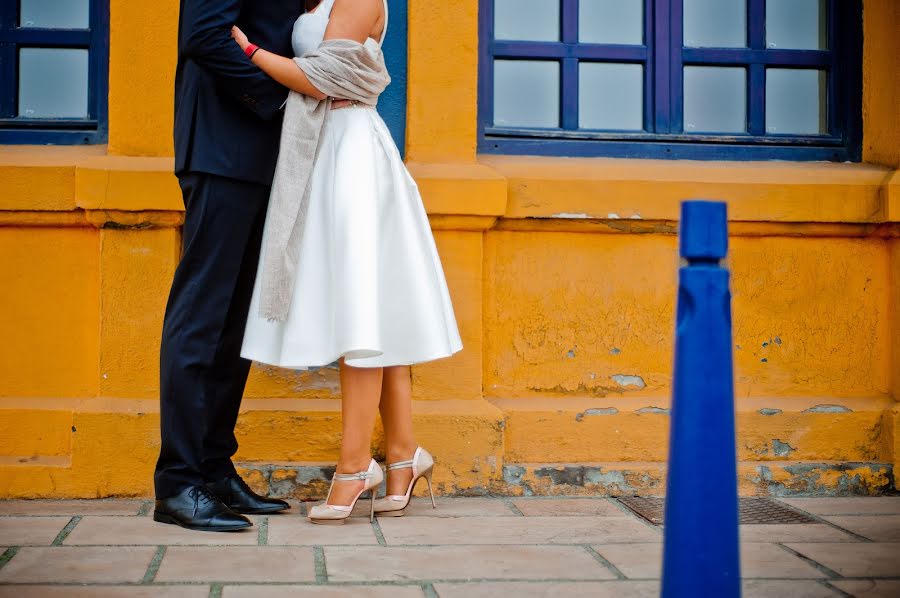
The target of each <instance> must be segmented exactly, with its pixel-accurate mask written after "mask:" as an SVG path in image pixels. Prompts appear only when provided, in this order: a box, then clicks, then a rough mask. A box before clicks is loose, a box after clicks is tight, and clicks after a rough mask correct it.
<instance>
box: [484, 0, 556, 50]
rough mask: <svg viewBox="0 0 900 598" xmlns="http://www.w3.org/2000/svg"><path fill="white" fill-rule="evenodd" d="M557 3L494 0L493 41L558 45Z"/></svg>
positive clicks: (550, 1) (534, 0)
mask: <svg viewBox="0 0 900 598" xmlns="http://www.w3.org/2000/svg"><path fill="white" fill-rule="evenodd" d="M559 5H560V2H559V0H494V39H518V40H528V41H536V42H555V41H559Z"/></svg>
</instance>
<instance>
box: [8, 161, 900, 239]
mask: <svg viewBox="0 0 900 598" xmlns="http://www.w3.org/2000/svg"><path fill="white" fill-rule="evenodd" d="M105 152H106V148H105V147H103V146H100V147H85V146H80V147H52V146H0V180H2V181H3V187H2V196H0V197H2V204H0V211H7V212H9V211H23V212H25V211H27V212H63V211H73V210H116V211H122V212H141V211H173V212H181V211H182V210H183V206H182V203H181V193H180V190H179V188H178V183H177V180H176V179H175V177H174V176H173V175H172V167H173V164H172V158H152V157H130V156H109V155H106V154H105ZM408 166H409V170H410V172H411V173H412V175H413V177H414V179H415V180H416V182H417V184H418V186H419V188H420V190H421V192H422V196H423V198H424V202H425V207H426V211H427V212H428V214H429V215H430V216H432V222H433V223H434V224H435V225H436V228H465V229H469V228H475V229H477V228H488V227H490V226H491V225H492V223H493V221H494V219H496V218H506V219H555V220H556V221H578V220H606V221H608V220H616V219H633V220H663V221H677V220H678V215H679V204H680V202H681V201H682V200H683V199H688V198H705V199H721V200H725V201H728V203H729V211H730V213H729V218H730V219H731V220H732V221H738V222H741V221H743V222H781V223H793V222H822V223H859V224H878V223H883V222H900V174H898V172H900V171H893V170H891V169H889V168H884V167H881V166H875V165H870V164H834V163H827V162H702V161H671V160H641V159H613V158H559V157H532V156H492V155H481V156H479V157H478V162H477V163H452V164H451V163H448V164H431V163H429V164H423V163H410V164H409V165H408ZM461 219H465V220H466V222H463V221H462V220H461Z"/></svg>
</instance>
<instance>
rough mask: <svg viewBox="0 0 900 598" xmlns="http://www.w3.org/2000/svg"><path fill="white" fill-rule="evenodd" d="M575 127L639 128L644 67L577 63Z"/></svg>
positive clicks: (642, 126)
mask: <svg viewBox="0 0 900 598" xmlns="http://www.w3.org/2000/svg"><path fill="white" fill-rule="evenodd" d="M578 78H579V84H578V127H579V128H581V129H607V130H622V131H641V130H643V128H644V67H643V66H642V65H640V64H611V63H610V64H607V63H600V62H582V63H580V64H579V65H578Z"/></svg>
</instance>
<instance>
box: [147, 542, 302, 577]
mask: <svg viewBox="0 0 900 598" xmlns="http://www.w3.org/2000/svg"><path fill="white" fill-rule="evenodd" d="M315 580H316V565H315V558H314V557H313V551H312V548H307V547H295V546H171V547H169V548H168V549H167V550H166V554H165V556H164V557H163V560H162V563H161V564H160V567H159V571H158V572H157V574H156V579H155V581H159V582H179V581H181V582H196V581H201V582H229V581H230V582H238V581H239V582H247V583H254V582H299V581H315Z"/></svg>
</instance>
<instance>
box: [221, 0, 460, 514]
mask: <svg viewBox="0 0 900 598" xmlns="http://www.w3.org/2000/svg"><path fill="white" fill-rule="evenodd" d="M307 4H308V6H307V8H308V9H309V10H308V12H307V13H306V14H304V15H302V16H301V17H300V18H299V19H298V20H297V22H296V24H295V25H294V32H293V38H292V42H293V50H294V54H295V56H297V57H302V58H299V59H294V58H290V57H284V56H279V55H277V54H274V53H271V52H268V51H266V50H265V48H258V47H257V46H255V45H254V44H252V43H251V42H252V40H250V39H248V38H247V36H246V35H245V34H244V32H242V31H241V30H240V29H238V28H236V27H235V28H234V30H233V32H232V33H233V37H234V39H235V41H236V42H237V43H238V44H239V45H240V46H241V48H242V49H243V50H244V51H245V53H247V55H248V56H250V58H251V60H252V61H253V63H254V64H256V65H257V66H258V67H259V68H261V69H262V70H263V71H265V72H266V73H267V74H268V75H269V76H271V77H272V78H273V79H275V80H276V81H278V82H279V83H281V84H282V85H284V86H285V87H288V88H289V89H291V90H292V91H293V92H296V94H295V93H292V94H291V97H290V98H289V100H288V106H287V113H286V117H285V128H286V129H285V131H283V132H282V142H281V143H282V145H281V155H280V156H279V163H278V170H277V171H276V175H275V184H274V187H273V195H272V198H271V199H270V204H269V211H268V213H267V216H266V224H265V233H264V236H263V249H262V255H261V257H260V268H259V273H258V274H257V278H256V284H255V287H254V291H253V300H252V303H251V307H250V315H249V318H248V321H247V327H246V331H245V335H244V342H243V348H242V352H241V355H242V356H243V357H245V358H247V359H253V360H255V361H260V362H263V363H268V364H272V365H276V366H282V367H288V368H308V367H317V366H324V365H327V364H330V363H333V362H335V361H339V363H340V381H341V409H342V427H343V438H342V445H341V452H340V459H339V461H338V463H337V468H336V473H335V475H334V477H333V479H332V482H331V488H330V489H329V492H328V496H327V498H326V500H325V503H324V504H322V505H317V506H315V507H313V508H312V509H311V510H310V513H309V519H310V520H311V521H313V522H314V523H343V521H344V519H345V518H347V517H348V516H349V515H350V511H351V510H352V508H353V505H354V504H355V503H356V501H357V499H358V498H359V497H360V496H361V495H362V494H363V493H365V492H366V491H370V492H371V496H372V506H371V507H370V518H371V516H372V512H373V511H374V512H375V513H378V514H379V515H381V516H399V515H402V514H403V513H404V509H405V508H406V506H407V505H408V504H409V500H410V496H411V494H412V490H413V488H414V486H415V483H416V482H417V481H418V480H419V479H420V478H423V477H424V478H425V480H426V482H427V483H428V488H429V491H431V472H432V469H433V465H434V461H433V459H432V457H431V455H430V454H429V453H428V452H427V451H425V450H424V449H423V448H421V447H419V446H418V444H417V443H416V441H415V438H414V435H413V427H412V394H411V380H410V370H409V366H410V365H411V364H415V363H421V362H425V361H430V360H434V359H440V358H443V357H447V356H450V355H452V354H454V353H456V352H457V351H459V350H461V349H462V343H461V341H460V337H459V332H458V330H457V326H456V320H455V317H454V314H453V306H452V304H451V302H450V295H449V293H448V290H447V284H446V281H445V279H444V274H443V270H442V267H441V263H440V259H439V257H438V254H437V250H436V248H435V244H434V239H433V237H432V234H431V228H430V226H429V223H428V218H427V216H426V214H425V210H424V208H423V206H422V201H421V198H420V196H419V193H418V189H417V187H416V184H415V182H414V181H413V179H412V178H411V176H410V175H409V173H408V172H407V170H406V167H405V166H404V164H403V161H402V159H401V156H400V154H399V152H398V150H397V147H396V146H395V145H394V142H393V140H392V138H391V136H390V133H389V132H388V129H387V127H386V126H385V124H384V122H383V121H382V119H381V117H380V116H379V115H378V113H377V112H376V111H375V110H374V106H373V104H374V100H375V99H377V90H380V89H383V86H381V87H377V88H376V93H373V99H372V102H371V103H366V102H365V101H358V100H352V101H348V100H341V101H338V100H334V99H333V98H332V97H329V92H328V91H327V90H325V91H323V89H322V87H331V86H337V87H338V88H341V89H343V88H342V86H343V85H344V84H345V82H344V81H337V82H336V81H335V79H336V78H337V77H338V75H339V74H340V73H339V71H334V72H332V71H328V67H327V65H326V66H325V67H324V70H325V71H326V72H325V73H324V75H323V73H322V72H321V71H320V69H318V68H313V65H318V64H319V63H318V62H316V60H317V58H316V55H317V52H319V53H322V52H324V53H325V54H327V53H328V48H329V44H331V45H332V46H335V47H337V44H344V45H343V46H340V47H339V48H337V49H338V50H339V51H340V50H341V48H347V51H348V52H355V53H356V54H351V56H352V57H354V59H355V57H357V56H362V60H361V62H365V63H369V62H371V63H372V64H376V65H379V66H378V68H380V69H383V64H384V62H383V57H382V55H381V44H382V42H383V41H384V37H385V34H386V32H387V25H388V10H387V0H320V1H317V0H313V1H312V2H308V3H307ZM329 40H352V47H351V44H349V43H348V42H346V41H342V42H330V41H329ZM363 51H364V52H365V53H366V54H361V52H363ZM339 62H341V63H342V64H343V63H345V62H347V61H343V60H341V61H339ZM306 65H309V67H307V66H306ZM304 69H305V70H304ZM363 75H365V76H364V77H362V80H363V81H364V82H365V83H367V84H368V83H370V82H371V81H375V80H376V79H377V77H376V76H375V75H376V72H375V71H374V70H373V71H372V72H364V73H363ZM383 78H384V81H385V83H384V84H385V85H386V82H387V81H388V80H389V79H388V77H387V73H386V71H384V74H383ZM320 82H322V83H320ZM326 83H327V85H325V84H326ZM317 84H319V86H318V87H317ZM346 87H347V88H348V89H349V88H351V87H353V86H352V85H350V84H347V85H346ZM353 89H355V87H354V88H353ZM350 93H351V92H349V91H348V94H347V95H339V96H338V97H341V98H351V97H352V96H351V95H350ZM297 94H301V95H297ZM331 95H336V96H337V92H332V94H331ZM304 96H305V97H304ZM301 101H302V102H306V105H307V106H310V105H311V106H312V108H310V110H314V111H315V113H316V114H318V113H319V112H321V118H322V122H321V128H320V129H318V130H317V132H318V141H317V143H315V144H314V146H315V147H314V148H313V149H312V150H311V152H308V158H309V161H310V165H309V169H308V170H309V172H308V176H307V177H306V183H305V185H304V184H303V182H302V181H301V182H300V183H299V186H298V181H297V175H296V174H294V173H295V170H296V169H292V168H291V165H289V164H284V165H283V164H282V161H285V162H287V161H288V160H289V158H288V157H287V155H288V154H289V153H290V154H291V155H293V154H294V153H296V154H297V155H303V154H302V152H301V151H295V150H296V147H295V145H292V144H294V143H295V140H294V137H292V136H289V135H288V133H287V127H289V126H290V125H289V124H288V123H289V121H290V119H291V118H292V112H291V110H292V106H293V104H291V102H301ZM305 125H306V123H305V122H301V123H299V125H298V126H301V127H302V126H305ZM313 156H314V157H313ZM292 177H293V178H292ZM280 179H281V180H280ZM291 185H294V186H293V187H292V186H291ZM279 188H281V189H291V190H292V191H291V192H285V193H284V194H283V197H280V198H276V193H277V191H278V189H279ZM301 195H302V196H303V205H302V206H301V207H299V208H298V209H299V212H300V215H299V216H298V218H297V221H296V224H295V227H294V230H293V231H292V232H291V234H290V237H288V233H287V232H286V229H285V227H286V226H288V225H286V224H285V218H284V212H283V210H282V206H283V205H284V204H295V203H297V202H298V201H300V200H299V198H300V196H301ZM276 201H277V202H280V203H276ZM295 211H297V210H293V211H292V212H291V213H292V214H293V212H295ZM292 217H293V216H292ZM279 231H281V233H279ZM282 233H283V237H284V238H285V239H286V242H288V240H293V241H290V242H293V243H295V246H294V247H293V248H292V249H291V248H288V249H287V250H285V248H284V247H283V246H281V245H278V244H277V243H275V242H273V239H275V238H276V236H277V235H278V234H282ZM267 253H268V255H267ZM284 260H287V261H288V262H290V263H289V264H288V265H287V266H286V267H285V269H284V270H278V268H277V266H278V264H280V263H281V261H284ZM268 263H272V264H274V266H273V268H272V269H267V264H268ZM272 270H274V271H275V272H276V273H277V272H287V273H288V274H291V273H292V275H291V276H285V275H283V274H277V275H275V278H276V279H275V280H266V276H267V274H266V272H267V271H268V272H272ZM285 287H288V288H287V291H286V295H285V297H287V300H286V301H285V302H284V310H283V311H284V313H282V314H278V313H275V315H274V316H273V311H272V310H271V309H269V307H271V304H272V303H273V301H274V303H277V299H276V300H272V301H270V303H269V304H268V305H269V307H267V303H266V300H267V298H269V299H271V297H269V296H268V295H267V293H269V292H272V291H271V289H272V288H281V289H284V288H285ZM376 411H380V413H381V419H382V422H383V424H384V431H385V453H386V459H387V468H386V470H387V478H388V479H387V496H385V497H384V498H382V499H378V500H377V501H376V500H375V491H376V489H377V488H378V486H379V485H380V484H381V482H382V480H383V478H384V474H383V473H382V470H381V468H380V467H379V466H378V465H377V463H376V462H375V461H374V460H373V459H372V456H371V451H370V446H371V440H372V432H373V427H374V424H375V417H376ZM433 503H434V495H433V493H432V504H433Z"/></svg>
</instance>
